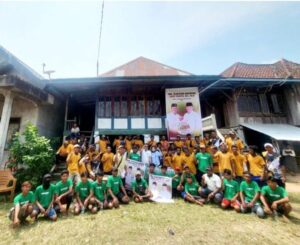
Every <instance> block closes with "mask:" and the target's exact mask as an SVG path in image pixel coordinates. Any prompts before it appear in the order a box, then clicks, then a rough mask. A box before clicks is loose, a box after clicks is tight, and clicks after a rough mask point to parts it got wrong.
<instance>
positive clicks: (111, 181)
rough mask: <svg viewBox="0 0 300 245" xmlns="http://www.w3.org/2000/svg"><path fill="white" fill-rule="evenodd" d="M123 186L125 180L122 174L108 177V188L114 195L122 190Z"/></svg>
mask: <svg viewBox="0 0 300 245" xmlns="http://www.w3.org/2000/svg"><path fill="white" fill-rule="evenodd" d="M121 186H123V182H122V179H121V177H120V176H113V175H112V176H109V177H108V179H107V185H106V187H107V188H110V189H111V191H112V193H113V194H114V195H117V194H118V193H119V192H120V188H121Z"/></svg>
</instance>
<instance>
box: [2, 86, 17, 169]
mask: <svg viewBox="0 0 300 245" xmlns="http://www.w3.org/2000/svg"><path fill="white" fill-rule="evenodd" d="M4 97H5V99H4V105H3V109H2V115H1V122H0V163H2V161H3V154H4V147H5V143H6V138H7V130H8V126H9V120H10V115H11V110H12V104H13V100H14V96H13V94H12V92H11V91H6V92H5V93H4ZM1 165H2V164H1Z"/></svg>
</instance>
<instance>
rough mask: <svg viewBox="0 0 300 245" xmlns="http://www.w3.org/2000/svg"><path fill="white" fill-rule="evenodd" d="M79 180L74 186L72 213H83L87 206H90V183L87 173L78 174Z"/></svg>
mask: <svg viewBox="0 0 300 245" xmlns="http://www.w3.org/2000/svg"><path fill="white" fill-rule="evenodd" d="M80 177H81V181H79V182H78V184H77V185H76V187H75V195H76V201H75V209H74V214H79V213H80V212H81V213H82V214H83V213H84V212H85V210H86V209H87V208H90V209H91V208H92V207H91V206H89V202H90V199H91V197H92V191H91V189H92V184H91V181H89V180H88V178H87V173H82V174H81V175H80Z"/></svg>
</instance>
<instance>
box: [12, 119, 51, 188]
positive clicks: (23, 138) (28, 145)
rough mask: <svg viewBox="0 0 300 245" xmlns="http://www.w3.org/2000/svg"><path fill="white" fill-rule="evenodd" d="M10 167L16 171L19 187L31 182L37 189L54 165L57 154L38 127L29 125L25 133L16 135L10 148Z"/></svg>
mask: <svg viewBox="0 0 300 245" xmlns="http://www.w3.org/2000/svg"><path fill="white" fill-rule="evenodd" d="M9 150H10V157H9V163H8V167H10V168H13V169H15V170H16V172H15V177H16V178H17V187H19V186H20V184H21V183H22V182H24V181H30V182H31V183H32V185H33V188H35V187H36V186H37V185H39V184H40V183H41V180H42V178H43V175H44V174H46V173H48V172H49V170H50V169H51V167H52V165H53V163H54V156H55V152H54V151H53V149H52V147H51V144H50V140H49V139H47V138H46V137H44V136H40V135H39V134H38V130H37V127H36V126H34V125H32V124H28V125H27V126H26V129H25V131H24V133H22V134H19V133H16V134H15V136H14V138H13V140H12V144H11V146H10V148H9Z"/></svg>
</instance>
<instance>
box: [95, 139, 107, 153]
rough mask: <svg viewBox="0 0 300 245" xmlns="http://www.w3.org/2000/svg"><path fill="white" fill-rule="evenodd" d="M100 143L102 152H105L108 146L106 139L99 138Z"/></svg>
mask: <svg viewBox="0 0 300 245" xmlns="http://www.w3.org/2000/svg"><path fill="white" fill-rule="evenodd" d="M97 143H98V145H99V151H100V152H101V153H103V152H105V151H106V147H107V142H106V140H99V141H98V142H97Z"/></svg>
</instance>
